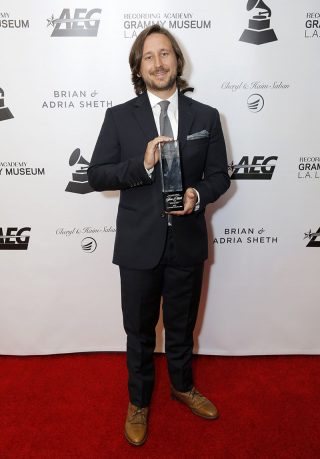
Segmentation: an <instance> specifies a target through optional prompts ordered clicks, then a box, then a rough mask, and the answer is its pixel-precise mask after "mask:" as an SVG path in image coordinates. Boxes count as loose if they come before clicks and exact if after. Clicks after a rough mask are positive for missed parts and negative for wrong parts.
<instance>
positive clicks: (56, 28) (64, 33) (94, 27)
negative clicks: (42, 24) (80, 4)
mask: <svg viewBox="0 0 320 459" xmlns="http://www.w3.org/2000/svg"><path fill="white" fill-rule="evenodd" d="M101 11H102V10H101V9H100V8H93V9H91V10H87V9H86V8H75V10H74V11H73V10H71V9H69V8H64V9H63V10H62V13H61V14H60V16H59V17H58V18H55V17H54V16H53V14H52V15H51V17H50V18H49V19H47V27H53V31H52V34H51V37H96V36H97V35H98V30H99V25H100V19H99V18H100V14H101Z"/></svg>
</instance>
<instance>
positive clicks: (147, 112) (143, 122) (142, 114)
mask: <svg viewBox="0 0 320 459" xmlns="http://www.w3.org/2000/svg"><path fill="white" fill-rule="evenodd" d="M134 115H135V117H136V119H137V121H138V124H139V125H140V127H141V129H142V131H143V133H144V135H145V137H146V140H147V142H149V141H150V140H152V139H154V138H155V137H157V135H158V131H157V126H156V123H155V121H154V116H153V113H152V108H151V105H150V102H149V97H148V94H147V93H146V92H145V93H143V94H141V96H139V97H137V98H136V99H135V100H134Z"/></svg>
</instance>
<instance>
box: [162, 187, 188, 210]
mask: <svg viewBox="0 0 320 459" xmlns="http://www.w3.org/2000/svg"><path fill="white" fill-rule="evenodd" d="M162 194H163V200H164V208H165V211H166V212H171V211H173V210H183V208H184V206H183V191H170V192H168V193H165V192H163V193H162Z"/></svg>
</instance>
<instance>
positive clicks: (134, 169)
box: [88, 109, 153, 191]
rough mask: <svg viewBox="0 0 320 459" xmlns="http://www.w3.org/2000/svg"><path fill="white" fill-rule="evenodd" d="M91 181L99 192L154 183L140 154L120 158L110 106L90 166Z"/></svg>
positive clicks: (119, 146)
mask: <svg viewBox="0 0 320 459" xmlns="http://www.w3.org/2000/svg"><path fill="white" fill-rule="evenodd" d="M88 180H89V183H90V185H91V186H92V188H93V189H94V190H96V191H105V190H125V189H128V188H133V187H136V186H142V185H150V184H151V183H153V180H152V178H150V177H149V175H148V173H147V171H146V170H145V167H144V164H143V160H141V157H137V158H131V159H129V160H125V161H122V160H121V145H120V142H119V133H118V129H117V126H116V123H115V120H114V116H113V113H112V109H108V110H107V112H106V116H105V119H104V122H103V125H102V128H101V131H100V134H99V137H98V140H97V143H96V146H95V149H94V152H93V155H92V158H91V162H90V165H89V168H88Z"/></svg>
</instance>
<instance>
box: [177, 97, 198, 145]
mask: <svg viewBox="0 0 320 459" xmlns="http://www.w3.org/2000/svg"><path fill="white" fill-rule="evenodd" d="M178 106H179V126H178V139H179V144H180V148H181V149H182V148H183V147H184V145H185V143H186V141H187V135H188V134H189V132H190V128H191V125H192V122H193V118H194V114H193V111H192V99H190V98H189V97H186V96H184V95H183V94H181V93H179V98H178Z"/></svg>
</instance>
